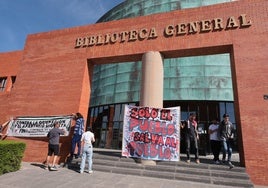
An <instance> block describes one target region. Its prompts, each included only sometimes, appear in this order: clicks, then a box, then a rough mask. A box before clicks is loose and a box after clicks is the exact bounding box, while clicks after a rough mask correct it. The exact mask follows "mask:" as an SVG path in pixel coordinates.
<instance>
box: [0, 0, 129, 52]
mask: <svg viewBox="0 0 268 188" xmlns="http://www.w3.org/2000/svg"><path fill="white" fill-rule="evenodd" d="M123 1H124V0H0V53H1V52H8V51H16V50H23V48H24V44H25V41H26V37H27V35H28V34H34V33H40V32H46V31H53V30H57V29H64V28H70V27H76V26H82V25H88V24H94V23H95V22H96V21H97V20H98V19H99V18H100V17H101V16H103V15H104V14H105V13H106V12H107V11H109V10H110V9H111V8H113V7H115V6H116V5H118V4H120V3H122V2H123Z"/></svg>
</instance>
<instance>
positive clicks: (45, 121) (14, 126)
mask: <svg viewBox="0 0 268 188" xmlns="http://www.w3.org/2000/svg"><path fill="white" fill-rule="evenodd" d="M71 119H72V116H39V117H17V118H15V119H13V120H11V121H10V122H9V125H8V126H9V128H8V132H7V133H8V134H7V135H8V136H14V137H44V136H47V133H48V132H49V131H50V129H52V128H53V127H54V126H53V124H54V122H55V121H58V122H59V123H60V129H63V130H65V131H66V133H67V134H66V135H69V131H70V128H71Z"/></svg>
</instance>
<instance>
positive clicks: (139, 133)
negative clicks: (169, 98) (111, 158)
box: [122, 105, 180, 161]
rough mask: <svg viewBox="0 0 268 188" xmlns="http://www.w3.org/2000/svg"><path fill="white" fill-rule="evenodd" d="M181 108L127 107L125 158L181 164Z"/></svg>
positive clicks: (124, 135)
mask: <svg viewBox="0 0 268 188" xmlns="http://www.w3.org/2000/svg"><path fill="white" fill-rule="evenodd" d="M179 125H180V107H175V108H168V109H167V108H166V109H162V108H150V107H137V106H129V105H126V106H125V113H124V127H123V145H122V156H126V157H135V158H141V159H148V160H163V161H179V159H180V158H179V154H180V153H179V152H180V128H179Z"/></svg>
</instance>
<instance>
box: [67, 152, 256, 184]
mask: <svg viewBox="0 0 268 188" xmlns="http://www.w3.org/2000/svg"><path fill="white" fill-rule="evenodd" d="M120 155H121V154H120V153H117V152H112V153H107V152H106V153H103V152H94V155H93V170H96V171H102V172H107V173H117V174H128V175H135V176H146V177H154V178H163V179H170V180H174V181H176V180H180V181H191V182H202V183H207V184H215V185H224V186H230V187H253V184H252V182H251V181H250V179H249V176H248V174H247V173H246V171H245V168H243V167H239V166H236V167H235V168H233V169H229V167H228V166H227V165H215V164H211V161H210V163H208V162H206V163H205V162H204V163H203V162H202V161H204V160H201V164H195V163H194V162H192V163H190V164H188V163H186V162H184V160H182V161H179V162H163V161H157V162H156V165H155V166H147V165H146V166H145V165H142V164H141V163H139V160H137V159H133V158H125V157H121V156H120ZM182 158H183V157H182ZM80 163H81V158H78V159H73V160H72V162H70V163H68V168H71V169H75V170H77V171H78V170H79V166H80Z"/></svg>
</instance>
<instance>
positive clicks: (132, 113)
mask: <svg viewBox="0 0 268 188" xmlns="http://www.w3.org/2000/svg"><path fill="white" fill-rule="evenodd" d="M138 114H139V112H138V108H132V109H131V111H130V117H132V118H137V117H138Z"/></svg>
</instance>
